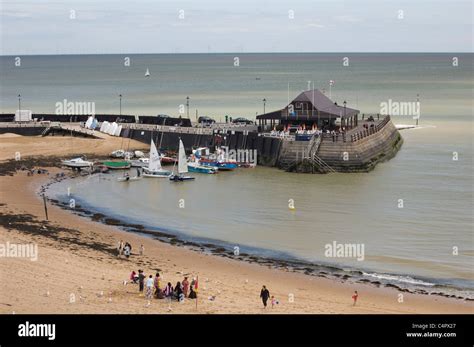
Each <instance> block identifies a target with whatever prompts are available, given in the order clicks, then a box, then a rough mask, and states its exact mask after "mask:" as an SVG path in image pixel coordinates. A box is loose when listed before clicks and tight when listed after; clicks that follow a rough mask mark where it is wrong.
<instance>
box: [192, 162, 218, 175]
mask: <svg viewBox="0 0 474 347" xmlns="http://www.w3.org/2000/svg"><path fill="white" fill-rule="evenodd" d="M188 170H189V172H197V173H203V174H216V173H217V168H215V167H212V166H203V165H200V164H199V163H196V162H191V163H188Z"/></svg>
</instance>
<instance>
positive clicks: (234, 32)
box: [0, 0, 473, 55]
mask: <svg viewBox="0 0 474 347" xmlns="http://www.w3.org/2000/svg"><path fill="white" fill-rule="evenodd" d="M0 28H1V33H0V54H1V55H26V54H113V53H119V54H120V53H208V52H210V53H219V52H229V53H231V52H232V53H233V52H243V53H245V52H268V53H271V52H472V51H473V1H472V0H411V1H404V0H402V1H393V0H345V1H343V0H341V1H339V0H334V1H330V0H291V1H290V0H286V1H280V0H273V1H272V0H269V1H267V0H194V1H193V0H188V1H179V0H169V1H168V0H98V1H96V0H82V1H77V0H52V1H48V0H0Z"/></svg>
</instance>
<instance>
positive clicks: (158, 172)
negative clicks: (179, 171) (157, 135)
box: [143, 140, 171, 178]
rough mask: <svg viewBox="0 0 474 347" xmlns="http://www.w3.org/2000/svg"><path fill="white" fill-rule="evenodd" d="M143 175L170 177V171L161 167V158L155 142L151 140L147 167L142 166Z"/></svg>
mask: <svg viewBox="0 0 474 347" xmlns="http://www.w3.org/2000/svg"><path fill="white" fill-rule="evenodd" d="M143 176H144V177H157V178H164V177H170V176H171V171H168V170H163V168H162V167H161V158H160V154H159V153H158V150H157V149H156V146H155V142H153V140H151V147H150V159H149V163H148V167H143Z"/></svg>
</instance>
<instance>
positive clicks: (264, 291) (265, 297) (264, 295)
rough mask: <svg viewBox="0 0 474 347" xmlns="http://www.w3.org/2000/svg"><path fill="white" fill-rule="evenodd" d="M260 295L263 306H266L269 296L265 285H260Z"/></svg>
mask: <svg viewBox="0 0 474 347" xmlns="http://www.w3.org/2000/svg"><path fill="white" fill-rule="evenodd" d="M260 297H261V298H262V302H263V308H267V301H268V298H269V297H270V292H269V291H268V289H267V287H266V286H263V287H262V290H261V291H260Z"/></svg>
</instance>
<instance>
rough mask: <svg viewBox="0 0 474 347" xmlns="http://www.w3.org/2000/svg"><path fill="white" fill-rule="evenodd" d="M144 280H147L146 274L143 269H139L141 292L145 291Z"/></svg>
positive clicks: (139, 288) (139, 287)
mask: <svg viewBox="0 0 474 347" xmlns="http://www.w3.org/2000/svg"><path fill="white" fill-rule="evenodd" d="M144 282H145V275H144V274H143V270H138V291H139V292H140V293H141V292H143V285H144Z"/></svg>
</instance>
